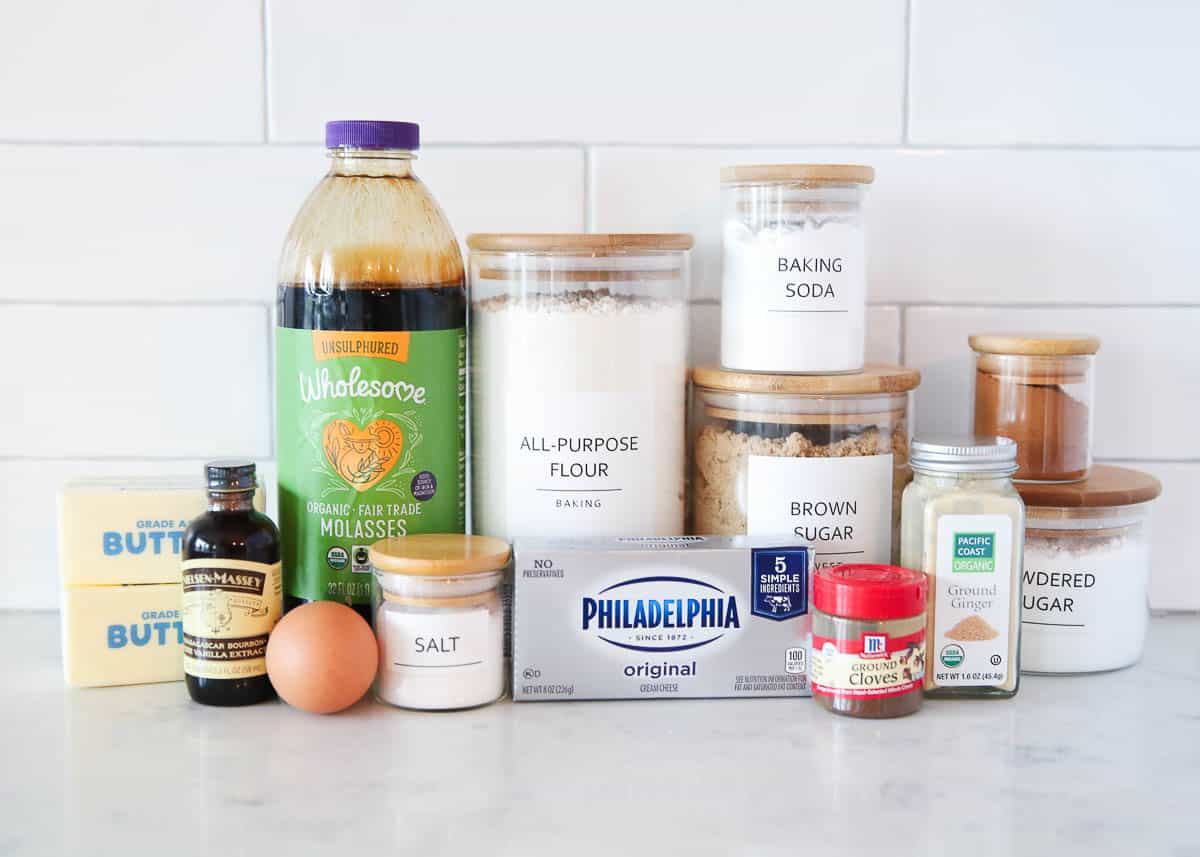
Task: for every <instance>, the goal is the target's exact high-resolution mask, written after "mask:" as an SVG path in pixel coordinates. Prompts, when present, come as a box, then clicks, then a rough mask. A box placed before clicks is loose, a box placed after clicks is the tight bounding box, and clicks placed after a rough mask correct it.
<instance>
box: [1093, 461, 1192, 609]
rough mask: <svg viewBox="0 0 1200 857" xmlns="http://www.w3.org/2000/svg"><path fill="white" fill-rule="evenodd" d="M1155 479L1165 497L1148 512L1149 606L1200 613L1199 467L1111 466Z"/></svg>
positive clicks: (1144, 463) (1148, 463)
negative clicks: (1198, 558)
mask: <svg viewBox="0 0 1200 857" xmlns="http://www.w3.org/2000/svg"><path fill="white" fill-rule="evenodd" d="M1112 463H1113V464H1120V465H1122V466H1125V467H1132V468H1134V469H1136V470H1144V471H1146V472H1147V473H1152V474H1154V475H1155V476H1157V477H1158V479H1159V481H1160V482H1162V484H1163V493H1162V496H1160V497H1159V498H1158V499H1157V500H1156V501H1155V502H1154V506H1153V508H1152V509H1151V511H1150V550H1151V556H1150V566H1151V570H1150V606H1151V607H1153V608H1154V609H1155V610H1200V575H1198V574H1196V567H1195V565H1193V563H1192V561H1191V557H1192V556H1193V555H1194V554H1195V551H1196V537H1195V533H1196V509H1198V508H1200V462H1189V463H1175V462H1156V461H1133V462H1128V461H1114V462H1112Z"/></svg>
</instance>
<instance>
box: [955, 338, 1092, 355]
mask: <svg viewBox="0 0 1200 857" xmlns="http://www.w3.org/2000/svg"><path fill="white" fill-rule="evenodd" d="M967 342H969V343H970V345H971V348H973V349H974V350H975V351H980V352H982V353H984V354H1019V355H1029V356H1035V357H1066V356H1069V355H1079V354H1095V353H1096V352H1097V351H1099V350H1100V338H1099V337H1097V336H1088V335H1086V334H1078V335H1077V334H1069V333H1068V334H1056V333H1044V334H1020V333H978V334H975V335H974V336H970V337H968V338H967Z"/></svg>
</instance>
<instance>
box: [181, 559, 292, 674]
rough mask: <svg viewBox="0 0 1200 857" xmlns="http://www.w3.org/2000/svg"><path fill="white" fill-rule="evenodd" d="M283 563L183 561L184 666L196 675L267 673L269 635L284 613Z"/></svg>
mask: <svg viewBox="0 0 1200 857" xmlns="http://www.w3.org/2000/svg"><path fill="white" fill-rule="evenodd" d="M281 571H282V564H281V563H278V562H277V563H274V564H273V565H271V564H267V563H261V562H248V561H246V560H235V559H190V560H186V561H184V563H183V610H182V617H183V669H184V672H186V673H187V674H188V675H191V676H195V677H197V678H227V679H238V678H251V677H253V676H260V675H266V673H267V660H266V656H267V637H268V635H269V634H270V633H271V629H272V628H274V627H275V623H276V622H278V621H279V618H280V616H281V615H282V613H283V575H282V573H281Z"/></svg>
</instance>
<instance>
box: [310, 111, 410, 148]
mask: <svg viewBox="0 0 1200 857" xmlns="http://www.w3.org/2000/svg"><path fill="white" fill-rule="evenodd" d="M325 148H326V149H343V148H345V149H410V150H416V149H419V148H421V126H420V125H418V124H416V123H415V122H381V121H377V120H373V119H342V120H339V121H337V122H326V123H325Z"/></svg>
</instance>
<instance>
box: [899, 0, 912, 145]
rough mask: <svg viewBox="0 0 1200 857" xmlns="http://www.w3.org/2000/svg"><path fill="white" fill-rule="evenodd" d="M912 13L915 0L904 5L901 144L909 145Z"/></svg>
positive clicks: (909, 0)
mask: <svg viewBox="0 0 1200 857" xmlns="http://www.w3.org/2000/svg"><path fill="white" fill-rule="evenodd" d="M912 12H913V0H906V2H905V4H904V90H903V91H902V92H901V93H900V142H901V143H902V144H903V145H905V146H907V145H908V138H909V132H908V126H909V116H910V106H911V104H912V95H911V93H912V39H913V36H912Z"/></svg>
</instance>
